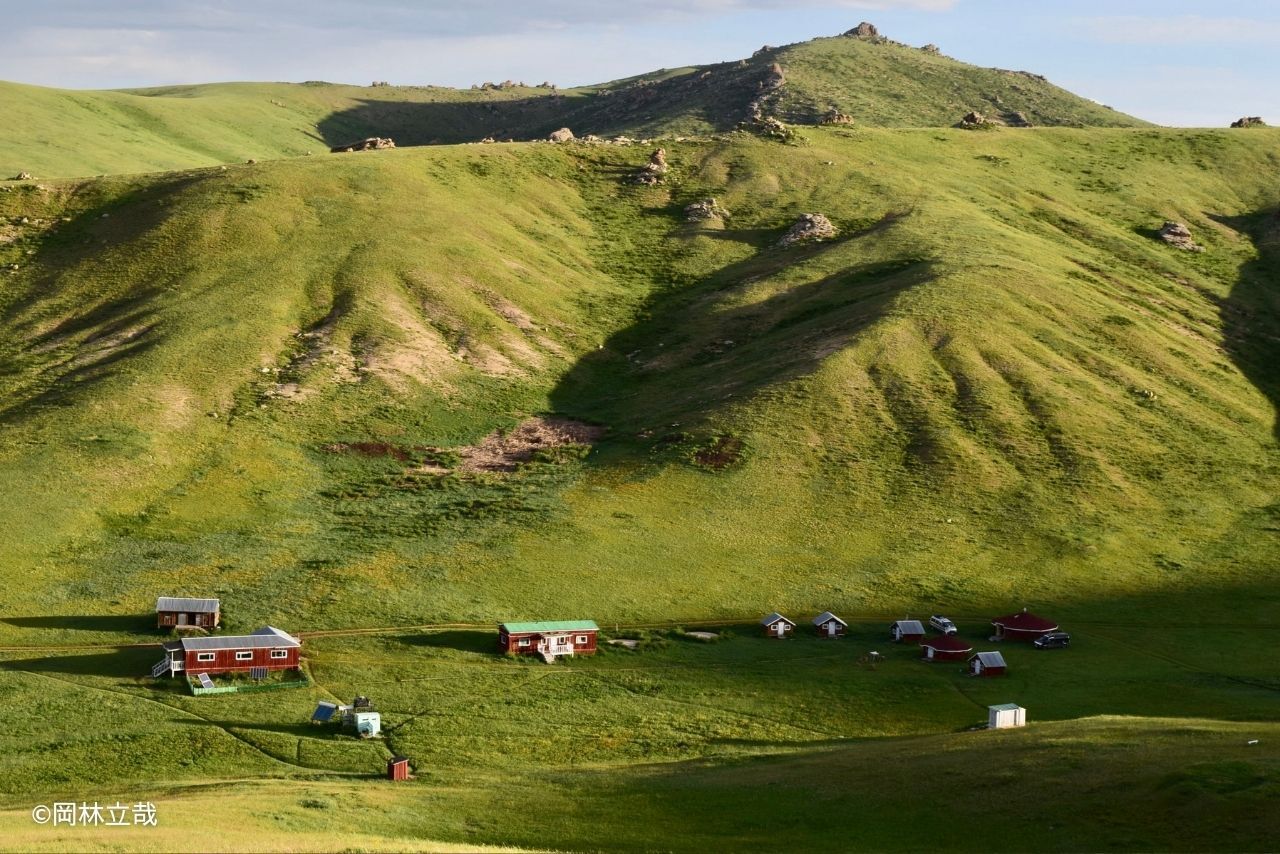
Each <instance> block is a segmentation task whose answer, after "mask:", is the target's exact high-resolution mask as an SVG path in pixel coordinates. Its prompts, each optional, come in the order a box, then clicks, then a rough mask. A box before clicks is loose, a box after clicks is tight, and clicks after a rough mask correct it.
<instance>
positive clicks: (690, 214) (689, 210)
mask: <svg viewBox="0 0 1280 854" xmlns="http://www.w3.org/2000/svg"><path fill="white" fill-rule="evenodd" d="M728 216H729V212H728V211H727V210H725V209H724V208H722V207H720V203H719V202H718V201H716V200H715V199H703V200H702V201H699V202H694V203H693V204H691V205H688V206H687V207H685V209H684V219H685V222H705V221H706V220H709V219H724V218H726V217H728Z"/></svg>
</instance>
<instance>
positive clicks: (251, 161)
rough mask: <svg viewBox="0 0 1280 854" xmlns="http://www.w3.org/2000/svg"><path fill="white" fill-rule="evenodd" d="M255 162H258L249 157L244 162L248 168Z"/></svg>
mask: <svg viewBox="0 0 1280 854" xmlns="http://www.w3.org/2000/svg"><path fill="white" fill-rule="evenodd" d="M257 162H258V161H257V160H254V159H253V158H252V157H250V158H249V159H248V160H246V161H245V163H248V164H249V165H250V166H252V165H253V164H255V163H257Z"/></svg>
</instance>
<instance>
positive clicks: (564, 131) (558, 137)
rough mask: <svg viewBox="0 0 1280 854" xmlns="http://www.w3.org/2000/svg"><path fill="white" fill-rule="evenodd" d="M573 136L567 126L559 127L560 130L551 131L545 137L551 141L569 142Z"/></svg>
mask: <svg viewBox="0 0 1280 854" xmlns="http://www.w3.org/2000/svg"><path fill="white" fill-rule="evenodd" d="M573 138H574V136H573V131H571V130H569V129H568V128H560V130H558V131H554V132H552V134H551V135H550V136H549V137H547V139H548V140H550V141H551V142H570V141H572V140H573Z"/></svg>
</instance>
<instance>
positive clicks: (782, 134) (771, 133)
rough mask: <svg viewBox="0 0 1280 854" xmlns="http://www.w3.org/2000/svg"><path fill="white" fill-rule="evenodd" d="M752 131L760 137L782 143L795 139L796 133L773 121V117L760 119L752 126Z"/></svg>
mask: <svg viewBox="0 0 1280 854" xmlns="http://www.w3.org/2000/svg"><path fill="white" fill-rule="evenodd" d="M752 130H754V131H755V132H756V133H758V134H760V135H761V136H768V137H772V138H773V139H780V140H782V141H783V142H787V141H790V140H792V139H794V138H795V135H796V132H795V131H794V130H792V129H791V128H789V127H787V126H786V125H784V124H783V123H782V122H780V121H778V120H777V119H775V118H774V117H773V116H769V117H767V118H763V119H760V120H759V121H757V122H755V123H754V124H753V125H752Z"/></svg>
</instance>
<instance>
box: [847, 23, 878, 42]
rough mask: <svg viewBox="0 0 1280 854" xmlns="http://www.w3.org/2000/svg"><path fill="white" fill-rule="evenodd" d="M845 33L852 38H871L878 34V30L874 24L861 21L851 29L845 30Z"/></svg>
mask: <svg viewBox="0 0 1280 854" xmlns="http://www.w3.org/2000/svg"><path fill="white" fill-rule="evenodd" d="M845 35H846V36H848V37H849V38H853V39H873V38H875V37H876V36H878V35H880V31H879V30H877V29H876V27H875V24H869V23H867V22H866V21H863V22H862V23H861V24H858V26H856V27H854V28H853V29H852V30H849V31H848V32H846V33H845Z"/></svg>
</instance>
